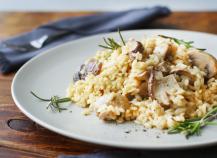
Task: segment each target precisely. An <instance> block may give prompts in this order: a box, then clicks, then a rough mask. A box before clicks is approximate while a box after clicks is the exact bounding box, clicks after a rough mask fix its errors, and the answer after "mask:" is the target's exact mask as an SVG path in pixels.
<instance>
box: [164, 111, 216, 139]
mask: <svg viewBox="0 0 217 158" xmlns="http://www.w3.org/2000/svg"><path fill="white" fill-rule="evenodd" d="M216 118H217V107H214V108H213V109H212V110H210V111H209V112H207V114H206V115H204V116H203V117H202V118H195V119H189V120H185V121H184V122H181V123H179V124H178V125H176V126H174V127H172V128H170V129H169V130H168V133H169V134H175V133H184V134H185V135H186V137H187V138H188V137H189V136H192V135H200V133H201V129H202V128H203V127H205V126H207V125H217V123H216V122H212V121H213V120H214V119H216Z"/></svg>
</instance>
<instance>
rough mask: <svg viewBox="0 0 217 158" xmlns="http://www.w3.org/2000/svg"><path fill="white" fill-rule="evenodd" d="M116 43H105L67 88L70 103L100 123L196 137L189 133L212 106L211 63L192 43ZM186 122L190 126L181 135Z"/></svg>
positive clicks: (214, 70)
mask: <svg viewBox="0 0 217 158" xmlns="http://www.w3.org/2000/svg"><path fill="white" fill-rule="evenodd" d="M119 33H120V32H119ZM120 37H121V42H120V43H118V42H116V41H115V40H114V39H112V38H108V39H104V42H105V45H100V46H101V47H103V48H104V49H102V50H99V51H98V52H97V53H96V55H95V56H93V57H92V58H90V59H88V60H87V61H86V62H85V63H84V64H82V65H81V66H80V69H79V70H78V72H76V73H75V74H74V77H73V83H72V84H71V85H70V87H69V88H68V97H69V98H71V100H72V102H75V103H76V104H77V105H80V106H81V107H83V108H85V109H88V110H89V111H90V112H93V113H96V115H97V116H98V117H99V119H101V120H104V121H116V122H118V123H122V122H125V121H134V122H135V123H138V124H141V125H143V126H145V127H147V128H159V129H171V130H172V132H174V131H176V132H183V131H184V132H186V134H189V135H191V134H195V133H197V132H198V131H190V129H188V128H189V127H191V129H197V128H196V127H195V126H196V125H197V127H199V128H198V129H200V127H202V126H204V125H205V124H206V123H205V122H204V119H205V118H209V119H208V120H209V121H211V119H210V116H211V115H212V114H214V113H216V109H215V106H216V105H217V60H216V58H215V57H213V56H212V55H210V54H208V53H207V52H205V50H204V49H199V48H195V47H193V46H192V43H193V42H192V41H190V42H186V41H184V40H180V39H177V38H173V37H168V36H164V35H157V36H152V37H144V38H143V39H142V40H138V39H133V38H131V39H129V40H128V41H124V40H123V37H122V36H121V34H120ZM209 112H210V113H209ZM213 118H215V117H212V119H213ZM191 119H194V121H192V122H191V123H190V125H191V126H188V127H186V128H184V129H186V130H180V129H181V127H183V124H184V123H186V122H187V121H188V123H189V120H191ZM196 119H197V120H196ZM201 119H202V121H201ZM205 120H206V121H207V119H205ZM198 122H199V123H198ZM185 125H186V124H185ZM194 127H195V128H194ZM177 129H178V130H177Z"/></svg>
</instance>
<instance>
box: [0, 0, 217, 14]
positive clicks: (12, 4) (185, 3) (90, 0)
mask: <svg viewBox="0 0 217 158" xmlns="http://www.w3.org/2000/svg"><path fill="white" fill-rule="evenodd" d="M155 5H164V6H167V7H169V8H170V9H171V10H172V11H216V10H217V1H216V0H0V11H31V12H33V11H43V12H47V11H86V10H89V11H118V10H123V9H130V8H138V7H144V6H147V7H150V6H155Z"/></svg>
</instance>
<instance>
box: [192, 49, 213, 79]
mask: <svg viewBox="0 0 217 158" xmlns="http://www.w3.org/2000/svg"><path fill="white" fill-rule="evenodd" d="M188 55H189V59H190V60H191V62H192V64H193V65H194V66H197V67H199V68H200V69H201V70H202V71H204V72H206V78H208V79H209V78H211V77H213V76H215V75H216V74H217V60H216V58H215V57H213V56H212V55H210V54H208V53H205V52H202V51H199V50H195V51H189V52H188Z"/></svg>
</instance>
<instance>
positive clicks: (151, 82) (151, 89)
mask: <svg viewBox="0 0 217 158" xmlns="http://www.w3.org/2000/svg"><path fill="white" fill-rule="evenodd" d="M155 84H156V80H155V71H154V70H151V71H150V75H149V79H148V95H149V97H151V98H152V99H154V89H155Z"/></svg>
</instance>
